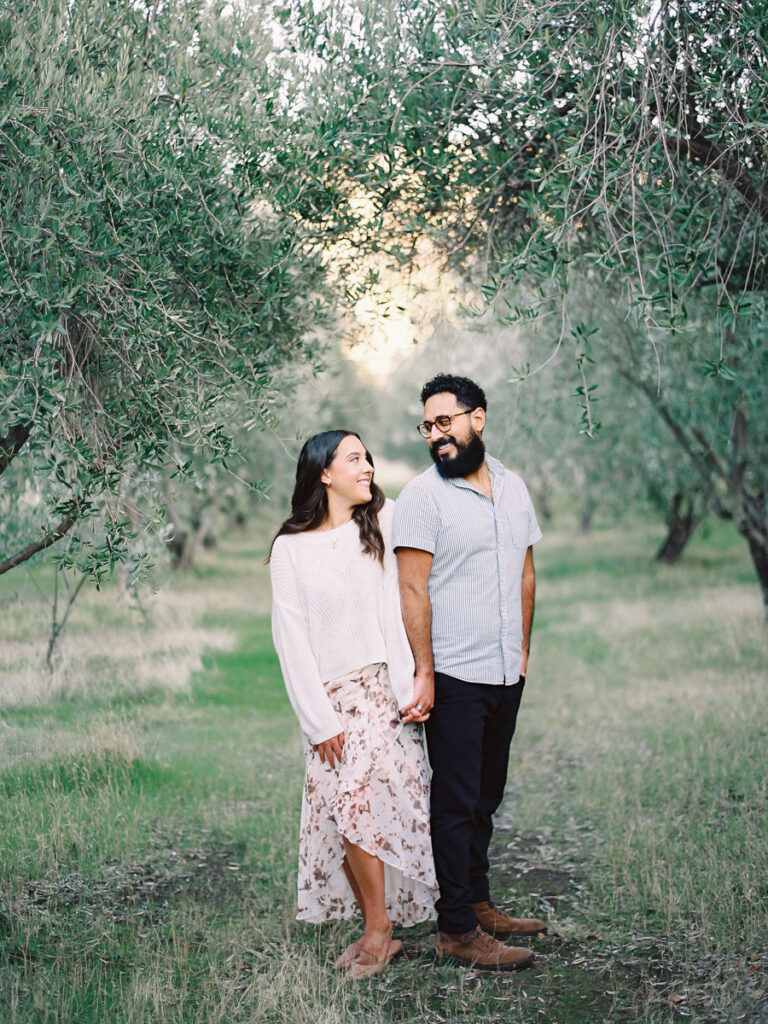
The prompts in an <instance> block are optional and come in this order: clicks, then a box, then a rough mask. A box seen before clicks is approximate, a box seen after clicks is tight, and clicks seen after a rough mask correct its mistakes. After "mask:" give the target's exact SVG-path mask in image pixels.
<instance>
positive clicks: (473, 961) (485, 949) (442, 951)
mask: <svg viewBox="0 0 768 1024" xmlns="http://www.w3.org/2000/svg"><path fill="white" fill-rule="evenodd" d="M435 952H436V953H437V955H438V956H439V957H444V958H445V959H447V960H454V961H456V962H457V963H461V964H468V965H469V966H471V967H479V968H481V969H482V970H484V971H516V970H519V969H520V968H521V967H530V965H531V964H532V963H533V953H532V952H531V950H530V949H520V948H519V947H517V946H505V945H504V944H503V943H501V942H499V941H498V939H494V938H493V936H491V935H489V934H488V932H484V931H483V929H482V928H481V927H480V925H477V926H476V927H475V928H473V929H472V931H471V932H464V933H463V934H462V935H453V934H450V933H448V932H438V933H437V938H436V939H435Z"/></svg>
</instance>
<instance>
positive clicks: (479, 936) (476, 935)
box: [467, 924, 496, 949]
mask: <svg viewBox="0 0 768 1024" xmlns="http://www.w3.org/2000/svg"><path fill="white" fill-rule="evenodd" d="M467 936H468V937H469V936H471V937H472V938H473V939H474V940H475V941H476V942H478V943H479V944H480V945H481V946H485V948H486V949H493V947H494V946H495V945H496V940H495V939H494V938H493V936H492V935H489V934H488V933H487V932H484V931H483V929H482V928H481V927H480V925H479V924H478V925H475V927H474V928H473V929H472V931H471V932H467Z"/></svg>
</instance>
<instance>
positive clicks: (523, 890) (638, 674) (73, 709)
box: [0, 524, 768, 1024]
mask: <svg viewBox="0 0 768 1024" xmlns="http://www.w3.org/2000/svg"><path fill="white" fill-rule="evenodd" d="M657 540H658V538H657V537H656V536H655V535H654V533H653V530H652V529H650V528H648V527H646V526H643V525H642V524H636V525H635V526H634V527H632V528H631V529H629V528H627V529H619V528H614V529H602V530H600V531H598V532H596V533H595V534H594V536H592V537H590V538H587V539H582V538H575V537H574V535H573V533H572V532H571V531H569V530H565V529H563V530H561V531H557V530H553V529H550V530H548V531H547V536H546V538H545V540H544V541H543V542H542V544H541V545H539V546H538V550H537V570H538V595H537V601H538V607H537V615H536V628H535V649H534V653H533V657H532V660H531V672H530V676H529V683H528V686H527V690H526V695H525V699H524V702H523V709H522V711H521V716H520V723H519V726H518V735H517V736H516V738H515V741H514V744H513V752H512V762H511V767H510V778H509V786H508V796H507V798H506V800H505V803H504V805H503V807H502V810H501V813H500V815H499V819H498V823H497V830H496V836H495V841H494V847H493V858H492V860H493V863H492V881H493V885H494V893H495V896H496V898H497V900H498V901H499V902H503V903H508V904H509V905H511V906H514V908H515V910H516V911H518V912H520V913H531V914H536V915H537V916H540V915H544V916H547V917H549V918H550V920H551V926H550V935H549V936H548V937H547V938H546V939H542V940H537V941H536V948H537V952H538V954H539V956H538V965H537V966H536V968H535V969H533V970H531V971H526V972H521V973H520V974H515V975H512V976H506V975H498V976H496V975H482V974H479V973H478V972H474V971H467V970H463V969H458V968H455V967H449V966H445V965H442V964H440V963H438V962H436V961H435V960H434V958H433V956H432V953H431V942H432V935H431V933H430V928H429V927H428V926H419V927H418V928H416V929H412V930H410V932H407V933H406V934H405V935H404V936H403V937H404V938H405V940H406V947H407V950H408V956H407V958H405V959H404V960H403V961H402V962H400V963H397V964H394V965H393V966H392V968H391V969H390V970H388V971H387V972H385V973H384V974H383V975H381V976H379V977H378V978H376V979H372V980H371V981H369V982H366V983H364V984H361V985H355V984H354V983H350V982H347V981H345V980H344V979H342V978H339V977H337V976H336V975H335V974H334V973H333V971H332V970H331V969H330V964H331V963H332V961H333V959H334V957H335V956H336V955H337V953H338V951H339V949H340V948H341V947H342V945H344V944H345V943H346V942H347V941H349V940H350V937H351V936H353V935H354V934H355V933H356V932H355V930H356V927H357V925H356V923H354V922H350V923H344V924H334V925H328V926H324V927H322V928H313V927H310V926H304V925H298V924H296V922H295V921H294V894H295V874H296V855H297V832H298V809H299V803H300V796H301V780H302V758H301V744H300V738H299V734H298V728H297V726H296V724H295V720H294V718H293V715H292V712H291V710H290V707H289V705H288V702H287V699H286V697H285V693H284V690H283V687H282V682H281V679H280V673H279V667H278V665H277V662H276V659H275V656H274V652H273V651H272V647H271V642H270V633H269V621H268V618H267V612H268V585H267V574H266V569H265V568H264V566H263V564H262V559H263V552H264V545H265V535H264V532H263V531H261V532H259V531H255V532H254V533H253V535H248V536H241V537H233V538H230V539H229V540H228V541H227V543H226V545H224V546H223V547H222V549H220V550H219V551H216V552H213V553H206V555H205V562H204V563H202V564H201V566H200V569H199V571H196V572H195V573H193V574H192V575H191V576H190V577H189V578H187V579H184V580H180V581H177V583H176V584H175V585H174V586H169V587H164V588H163V589H162V590H161V592H160V593H159V594H157V595H156V596H155V598H153V600H152V601H151V602H148V603H147V606H146V607H145V608H144V609H143V610H141V609H137V608H136V607H132V606H131V605H130V603H128V602H126V601H125V600H124V599H123V598H121V596H120V594H119V592H118V591H117V589H111V588H106V589H105V590H104V591H103V592H102V593H100V594H97V593H95V592H91V591H84V592H83V594H82V595H81V598H80V599H79V601H78V604H77V605H76V606H75V608H74V611H73V613H72V619H71V622H70V624H69V626H68V632H67V634H65V636H64V638H63V641H62V647H61V650H60V654H59V656H58V661H57V664H56V667H55V669H54V671H53V673H49V672H48V671H47V670H46V669H45V668H44V667H43V659H44V655H45V645H46V635H45V634H46V625H45V622H46V615H47V607H46V604H45V601H44V600H43V598H42V596H41V593H40V590H44V587H45V586H46V585H47V583H48V582H49V581H50V574H51V569H50V567H49V566H46V565H41V566H40V567H38V568H36V569H34V570H33V571H32V574H31V576H30V575H23V576H17V577H16V579H15V580H13V581H9V579H6V580H5V581H4V582H3V584H2V589H0V611H2V622H3V629H4V640H3V647H2V653H1V654H0V659H1V660H0V809H1V810H0V815H1V820H0V865H1V867H0V872H1V876H0V877H1V878H2V881H1V883H0V1019H2V1020H3V1021H8V1022H9V1024H11V1022H13V1024H16V1022H18V1024H43V1022H46V1024H47V1022H49V1021H50V1022H54V1021H55V1022H57V1024H60V1022H65V1024H69V1022H72V1024H75V1022H77V1024H79V1022H83V1024H86V1022H88V1024H91V1022H93V1024H96V1022H98V1024H102V1022H108V1024H113V1022H114V1024H129V1022H130V1024H145V1022H146V1024H149V1022H152V1024H158V1022H169V1024H170V1022H172V1024H193V1022H200V1024H218V1022H221V1024H240V1022H242V1024H262V1022H263V1024H281V1022H286V1024H287V1022H291V1024H292V1022H313V1024H314V1022H319V1021H322V1022H323V1024H348V1022H351V1021H366V1022H368V1021H371V1022H373V1024H395V1022H402V1024H406V1022H417V1021H418V1022H426V1024H438V1022H441V1024H445V1022H450V1024H457V1022H459V1021H461V1022H484V1024H485V1022H487V1024H491V1022H496V1021H498V1022H501V1021H504V1022H520V1024H528V1022H534V1021H544V1022H550V1024H601V1022H605V1021H610V1022H613V1021H616V1022H626V1024H634V1022H649V1024H651V1022H654V1024H656V1022H658V1024H660V1022H670V1021H677V1020H680V1019H686V1020H691V1021H699V1022H704V1021H706V1022H714V1021H724V1022H732V1021H736V1020H744V1021H748V1022H751V1024H757V1022H760V1021H765V1020H766V1019H768V909H767V908H768V836H767V835H766V832H767V831H768V828H767V827H766V821H767V820H768V813H766V812H767V811H768V791H767V790H768V784H767V782H766V772H765V763H766V754H767V753H768V701H766V689H765V685H766V674H765V665H766V657H765V655H766V636H767V635H768V634H767V632H766V629H765V626H764V623H763V612H762V607H761V602H760V597H759V593H758V590H757V586H756V584H755V583H754V581H753V579H752V577H751V574H750V567H749V561H748V558H747V557H746V553H745V552H744V550H743V547H742V542H741V541H740V540H739V539H738V538H737V537H735V536H734V535H733V534H732V533H730V532H729V531H728V530H727V529H725V528H721V527H717V528H715V529H713V531H712V532H711V534H710V536H708V537H701V538H698V539H695V540H694V541H693V542H692V544H691V546H690V549H689V550H688V551H687V552H686V556H685V558H684V561H683V562H682V563H681V564H680V565H679V566H676V567H672V568H670V567H659V566H654V565H653V564H652V563H650V562H649V553H651V552H652V551H653V550H654V546H655V545H656V543H657ZM19 581H21V582H19Z"/></svg>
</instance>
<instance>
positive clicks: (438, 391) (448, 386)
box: [421, 373, 488, 409]
mask: <svg viewBox="0 0 768 1024" xmlns="http://www.w3.org/2000/svg"><path fill="white" fill-rule="evenodd" d="M446 391H447V392H448V393H449V394H451V395H455V396H456V401H457V402H458V403H459V405H460V406H462V408H464V409H487V408H488V403H487V402H486V400H485V392H484V391H483V389H482V388H481V387H480V386H479V385H477V384H475V382H474V381H473V380H470V379H469V377H454V376H453V374H451V373H438V375H437V376H436V377H433V378H432V380H428V381H427V383H426V384H425V385H424V387H423V388H422V389H421V404H422V405H424V403H425V402H426V400H427V399H428V398H431V397H432V395H442V394H443V393H444V392H446Z"/></svg>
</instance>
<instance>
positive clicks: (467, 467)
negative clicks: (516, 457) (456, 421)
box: [429, 431, 485, 480]
mask: <svg viewBox="0 0 768 1024" xmlns="http://www.w3.org/2000/svg"><path fill="white" fill-rule="evenodd" d="M446 441H448V442H450V443H451V444H453V445H455V447H456V454H455V455H454V456H452V457H451V456H447V457H443V458H441V457H440V456H439V455H438V454H437V448H438V446H439V445H441V444H445V442H446ZM429 454H430V455H431V456H432V458H433V460H434V462H435V465H436V466H437V471H438V473H439V474H440V476H442V477H445V479H446V480H455V479H456V477H460V476H469V474H470V473H474V472H475V470H478V469H480V467H481V466H482V464H483V461H484V459H485V445H484V444H483V439H482V437H480V435H479V434H476V433H474V431H473V433H472V437H471V438H470V439H469V441H467V443H466V444H459V442H458V441H457V440H456V438H455V437H441V438H440V440H439V441H435V442H434V445H430V446H429Z"/></svg>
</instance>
